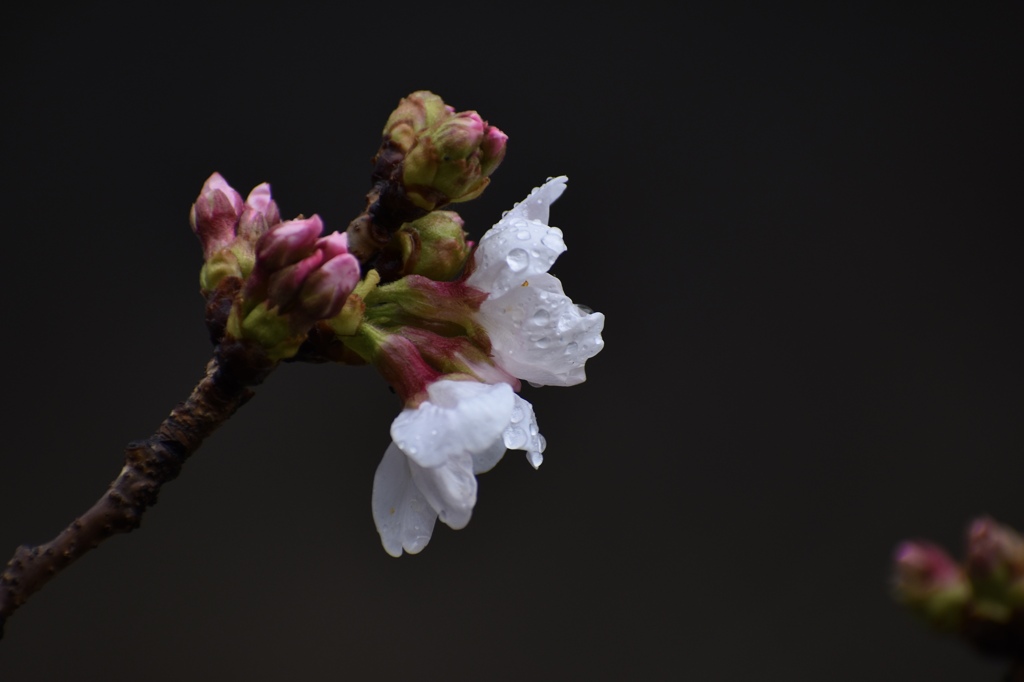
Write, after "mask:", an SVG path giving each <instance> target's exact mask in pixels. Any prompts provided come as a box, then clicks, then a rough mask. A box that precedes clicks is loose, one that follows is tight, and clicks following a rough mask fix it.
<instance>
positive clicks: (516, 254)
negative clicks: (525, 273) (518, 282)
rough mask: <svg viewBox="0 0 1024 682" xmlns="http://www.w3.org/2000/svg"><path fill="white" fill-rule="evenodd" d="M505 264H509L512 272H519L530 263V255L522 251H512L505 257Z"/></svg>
mask: <svg viewBox="0 0 1024 682" xmlns="http://www.w3.org/2000/svg"><path fill="white" fill-rule="evenodd" d="M505 262H506V263H508V267H509V269H511V270H512V272H519V271H520V270H522V269H524V268H525V267H526V264H527V263H529V262H530V255H529V254H528V253H526V252H525V251H523V250H522V249H512V250H511V251H509V252H508V255H507V256H505Z"/></svg>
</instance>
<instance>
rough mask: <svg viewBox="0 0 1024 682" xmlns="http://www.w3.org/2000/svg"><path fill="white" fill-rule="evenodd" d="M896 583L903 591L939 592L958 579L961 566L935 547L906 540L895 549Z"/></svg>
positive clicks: (942, 550) (939, 548)
mask: <svg viewBox="0 0 1024 682" xmlns="http://www.w3.org/2000/svg"><path fill="white" fill-rule="evenodd" d="M895 560H896V580H897V583H898V585H899V587H900V588H901V590H902V591H904V592H912V593H915V594H918V593H922V592H929V591H933V590H935V589H940V588H942V587H943V586H945V585H948V584H950V583H957V582H959V581H960V580H961V571H960V566H958V565H957V563H956V562H955V561H953V558H952V557H950V556H949V554H947V553H946V550H944V549H942V548H941V547H939V546H938V545H934V544H932V543H930V542H924V541H920V540H918V541H910V540H908V541H906V542H903V543H900V545H899V547H897V548H896V553H895Z"/></svg>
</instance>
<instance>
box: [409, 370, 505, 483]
mask: <svg viewBox="0 0 1024 682" xmlns="http://www.w3.org/2000/svg"><path fill="white" fill-rule="evenodd" d="M513 395H514V394H513V391H512V387H511V386H509V385H508V384H505V383H500V384H482V383H479V382H475V381H452V380H449V379H443V380H441V381H435V382H434V383H433V384H431V385H430V386H429V387H428V388H427V396H428V399H427V400H426V401H425V402H423V403H421V404H420V406H419V407H418V408H416V409H406V410H402V412H401V413H400V414H399V415H398V416H397V417H396V418H395V421H394V422H392V424H391V438H392V439H393V440H394V441H395V443H397V444H398V447H399V448H401V449H402V452H404V453H405V454H406V455H408V456H409V458H410V459H411V460H412V461H414V462H415V463H416V464H418V465H419V466H421V467H428V468H429V467H438V466H441V465H442V464H444V463H445V462H447V461H448V460H449V459H450V458H451V457H454V456H456V455H462V454H467V453H472V452H482V451H484V450H486V449H487V448H488V447H490V445H491V444H492V443H493V442H494V441H495V440H496V439H497V438H498V437H499V436H500V435H501V432H502V430H503V429H504V428H505V425H506V424H508V419H509V415H510V414H512V406H513V400H512V396H513Z"/></svg>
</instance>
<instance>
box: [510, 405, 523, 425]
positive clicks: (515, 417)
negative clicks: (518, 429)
mask: <svg viewBox="0 0 1024 682" xmlns="http://www.w3.org/2000/svg"><path fill="white" fill-rule="evenodd" d="M511 421H512V423H513V424H518V423H519V422H521V421H523V408H521V407H519V406H518V405H516V406H515V407H513V408H512V419H511Z"/></svg>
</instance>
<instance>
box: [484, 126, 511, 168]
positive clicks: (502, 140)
mask: <svg viewBox="0 0 1024 682" xmlns="http://www.w3.org/2000/svg"><path fill="white" fill-rule="evenodd" d="M507 143H508V135H506V134H505V133H503V132H501V131H500V130H498V129H497V128H495V127H494V126H491V125H489V126H487V127H486V128H485V129H484V139H483V142H481V143H480V172H481V173H483V174H484V175H490V174H491V173H493V172H494V170H495V169H496V168H497V167H498V165H499V164H500V163H501V162H502V160H503V159H504V158H505V146H506V144H507Z"/></svg>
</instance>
